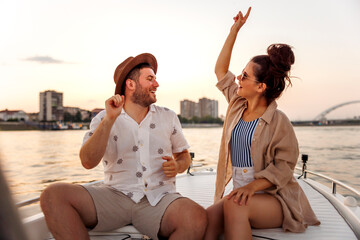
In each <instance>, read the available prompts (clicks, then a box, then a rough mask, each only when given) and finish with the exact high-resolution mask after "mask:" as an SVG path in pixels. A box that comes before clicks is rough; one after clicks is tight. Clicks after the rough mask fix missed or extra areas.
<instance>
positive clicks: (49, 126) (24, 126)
mask: <svg viewBox="0 0 360 240" xmlns="http://www.w3.org/2000/svg"><path fill="white" fill-rule="evenodd" d="M291 123H292V125H293V126H296V127H301V126H315V127H316V126H319V127H324V126H360V119H343V120H327V121H292V122H291ZM63 125H64V124H63ZM64 126H65V125H64ZM64 126H62V127H61V126H60V127H59V124H58V123H55V122H0V131H21V130H77V129H81V128H83V129H88V128H89V123H88V122H87V123H78V124H76V126H77V127H72V126H74V124H68V125H66V128H65V127H64ZM80 126H81V127H80ZM181 126H182V127H183V128H222V126H223V125H222V124H219V123H182V124H181Z"/></svg>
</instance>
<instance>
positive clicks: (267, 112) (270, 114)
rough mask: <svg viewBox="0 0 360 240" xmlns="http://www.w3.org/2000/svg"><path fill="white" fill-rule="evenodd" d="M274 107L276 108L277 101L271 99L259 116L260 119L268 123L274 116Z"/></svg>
mask: <svg viewBox="0 0 360 240" xmlns="http://www.w3.org/2000/svg"><path fill="white" fill-rule="evenodd" d="M276 108H277V103H276V102H275V101H272V102H271V103H270V105H269V106H268V107H267V109H266V110H265V112H264V114H263V115H262V116H261V119H262V120H264V121H265V122H266V123H268V124H269V123H270V122H271V119H272V118H273V116H274V113H275V110H276Z"/></svg>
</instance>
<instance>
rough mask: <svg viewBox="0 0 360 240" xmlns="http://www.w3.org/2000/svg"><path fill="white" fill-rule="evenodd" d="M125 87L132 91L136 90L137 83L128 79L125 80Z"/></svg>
mask: <svg viewBox="0 0 360 240" xmlns="http://www.w3.org/2000/svg"><path fill="white" fill-rule="evenodd" d="M125 85H126V87H127V88H129V89H130V90H135V86H136V83H135V81H134V80H132V79H130V78H128V79H126V80H125Z"/></svg>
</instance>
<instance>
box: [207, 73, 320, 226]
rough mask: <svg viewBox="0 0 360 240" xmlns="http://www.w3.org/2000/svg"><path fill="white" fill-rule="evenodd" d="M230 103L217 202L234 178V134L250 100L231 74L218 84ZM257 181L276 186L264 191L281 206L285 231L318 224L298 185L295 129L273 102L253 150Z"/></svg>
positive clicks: (255, 138)
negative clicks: (265, 181) (239, 88)
mask: <svg viewBox="0 0 360 240" xmlns="http://www.w3.org/2000/svg"><path fill="white" fill-rule="evenodd" d="M216 86H217V87H218V88H219V90H220V91H222V93H223V94H224V95H225V97H226V100H227V101H228V103H229V106H228V109H227V113H226V119H225V122H224V127H223V135H222V138H221V144H220V151H219V161H218V166H217V176H216V190H215V197H214V200H215V202H217V201H218V200H220V199H221V198H222V197H223V194H224V190H225V186H226V185H227V184H228V182H229V181H230V179H231V177H232V165H231V156H230V152H231V151H230V139H231V133H232V131H233V129H234V127H235V126H236V124H237V123H238V122H239V120H240V118H241V116H242V114H243V112H244V109H246V107H247V100H246V99H245V98H242V97H240V96H238V95H237V94H236V91H237V88H238V85H237V84H236V83H235V75H234V74H233V73H231V72H230V71H229V72H227V74H226V75H225V76H224V78H223V79H222V80H220V81H219V82H218V83H217V85H216ZM250 153H251V158H252V160H253V164H254V170H255V176H254V177H255V179H259V178H266V179H267V180H269V181H270V182H271V183H273V184H274V185H275V186H274V187H272V188H271V189H266V190H265V192H267V193H269V194H272V195H274V196H275V197H276V198H277V199H278V200H279V201H280V203H281V205H282V209H283V213H284V221H283V224H282V228H283V230H284V231H287V230H288V231H291V232H303V231H305V229H306V227H307V225H319V224H320V222H319V220H318V219H317V218H316V216H315V214H314V212H313V210H312V209H311V206H310V204H309V201H308V199H307V198H306V196H305V193H304V192H303V190H302V189H301V187H300V185H299V184H298V183H297V182H296V180H295V178H294V176H293V172H294V168H295V165H296V162H297V159H298V156H299V148H298V142H297V139H296V136H295V133H294V129H293V127H292V125H291V123H290V121H289V119H288V118H287V117H286V115H285V114H284V113H283V112H281V111H280V110H278V109H277V104H276V102H275V101H273V102H272V103H271V104H270V105H269V106H268V108H267V109H266V111H265V112H264V114H263V115H262V116H261V118H260V119H259V122H258V125H257V127H256V129H255V132H254V136H253V140H252V144H251V148H250Z"/></svg>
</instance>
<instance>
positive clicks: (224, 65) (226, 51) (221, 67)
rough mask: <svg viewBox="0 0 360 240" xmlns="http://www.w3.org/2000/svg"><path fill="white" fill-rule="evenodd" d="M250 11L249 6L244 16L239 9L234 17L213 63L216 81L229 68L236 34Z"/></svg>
mask: <svg viewBox="0 0 360 240" xmlns="http://www.w3.org/2000/svg"><path fill="white" fill-rule="evenodd" d="M250 11H251V7H249V9H248V11H247V13H246V14H245V16H243V14H242V12H241V11H240V12H239V13H238V14H237V15H236V16H235V17H234V21H235V22H234V24H233V25H232V27H231V30H230V33H229V35H228V37H227V38H226V41H225V43H224V46H223V48H222V49H221V52H220V54H219V57H218V59H217V61H216V65H215V74H216V77H217V79H218V81H219V80H221V79H222V78H223V77H224V76H225V74H226V73H227V71H228V70H229V65H230V59H231V53H232V49H233V47H234V43H235V40H236V36H237V34H238V32H239V30H240V28H241V27H242V26H243V25H244V24H245V22H246V20H247V18H248V17H249V14H250Z"/></svg>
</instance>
